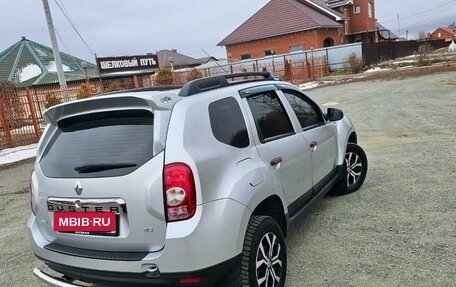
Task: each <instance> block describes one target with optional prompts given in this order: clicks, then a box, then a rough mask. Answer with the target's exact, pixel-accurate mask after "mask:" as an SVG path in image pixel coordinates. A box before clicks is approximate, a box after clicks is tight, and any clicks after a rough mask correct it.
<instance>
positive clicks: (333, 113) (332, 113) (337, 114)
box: [326, 108, 344, 122]
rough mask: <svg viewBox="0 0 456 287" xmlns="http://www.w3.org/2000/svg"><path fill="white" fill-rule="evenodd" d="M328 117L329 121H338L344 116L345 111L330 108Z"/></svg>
mask: <svg viewBox="0 0 456 287" xmlns="http://www.w3.org/2000/svg"><path fill="white" fill-rule="evenodd" d="M326 117H327V118H328V121H331V122H337V121H340V120H341V119H343V118H344V112H342V111H341V110H339V109H333V108H329V109H328V114H327V116H326Z"/></svg>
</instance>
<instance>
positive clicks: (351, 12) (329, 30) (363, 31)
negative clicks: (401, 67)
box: [218, 0, 394, 61]
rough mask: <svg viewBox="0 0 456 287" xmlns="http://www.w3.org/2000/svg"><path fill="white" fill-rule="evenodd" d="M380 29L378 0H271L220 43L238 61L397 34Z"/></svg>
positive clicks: (233, 59)
mask: <svg viewBox="0 0 456 287" xmlns="http://www.w3.org/2000/svg"><path fill="white" fill-rule="evenodd" d="M380 27H381V28H382V29H384V27H382V26H380ZM380 30H381V29H380V28H379V26H378V23H377V22H376V18H375V0H271V1H270V2H269V3H267V4H266V5H265V6H264V7H263V8H261V9H260V10H259V11H258V12H257V13H255V14H254V15H253V16H252V17H250V18H249V19H248V20H247V21H245V22H244V23H243V24H241V26H239V27H238V28H237V29H236V30H234V31H233V32H232V33H231V34H230V35H228V36H227V37H226V38H225V39H223V40H222V41H221V42H220V43H219V44H218V46H225V47H226V50H227V56H228V59H229V61H238V60H245V59H250V58H261V57H264V56H270V55H274V54H286V53H290V52H295V51H302V50H309V49H311V48H322V47H329V46H334V45H340V44H347V43H354V42H371V43H372V42H378V41H380V40H382V39H383V40H385V37H389V39H393V38H394V37H391V35H392V34H391V33H385V31H382V33H381V32H380ZM386 31H387V30H386ZM385 35H387V36H385Z"/></svg>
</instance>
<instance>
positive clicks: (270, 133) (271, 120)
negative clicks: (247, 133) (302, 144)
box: [247, 91, 294, 143]
mask: <svg viewBox="0 0 456 287" xmlns="http://www.w3.org/2000/svg"><path fill="white" fill-rule="evenodd" d="M247 102H248V103H249V107H250V110H251V111H252V115H253V118H254V120H255V125H256V128H257V130H258V136H259V138H260V141H261V142H262V143H265V142H268V141H272V140H275V139H279V138H283V137H286V136H288V135H291V134H294V130H293V126H292V125H291V122H290V119H289V118H288V115H287V113H286V112H285V109H284V107H283V105H282V103H281V102H280V100H279V97H278V96H277V94H276V92H274V91H268V92H263V93H259V94H256V95H253V96H251V97H249V98H247Z"/></svg>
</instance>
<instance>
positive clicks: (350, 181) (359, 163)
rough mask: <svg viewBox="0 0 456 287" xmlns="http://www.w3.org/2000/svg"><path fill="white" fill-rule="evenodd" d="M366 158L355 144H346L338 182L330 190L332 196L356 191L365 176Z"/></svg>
mask: <svg viewBox="0 0 456 287" xmlns="http://www.w3.org/2000/svg"><path fill="white" fill-rule="evenodd" d="M367 166H368V163H367V156H366V153H365V152H364V150H363V149H362V148H361V147H360V146H359V145H357V144H354V143H348V144H347V151H346V152H345V161H344V165H343V169H342V174H341V177H340V180H339V182H338V183H337V184H336V185H335V186H334V188H333V189H332V190H331V192H330V194H332V195H345V194H349V193H352V192H355V191H357V190H358V189H359V188H360V187H361V185H363V183H364V180H365V179H366V175H367Z"/></svg>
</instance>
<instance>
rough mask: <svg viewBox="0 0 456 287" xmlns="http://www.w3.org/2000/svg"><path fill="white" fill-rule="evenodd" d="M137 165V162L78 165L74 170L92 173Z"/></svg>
mask: <svg viewBox="0 0 456 287" xmlns="http://www.w3.org/2000/svg"><path fill="white" fill-rule="evenodd" d="M136 166H137V164H136V163H107V164H90V165H83V166H77V167H75V168H74V170H75V171H77V172H79V173H92V172H100V171H106V170H113V169H121V168H128V167H136Z"/></svg>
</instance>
